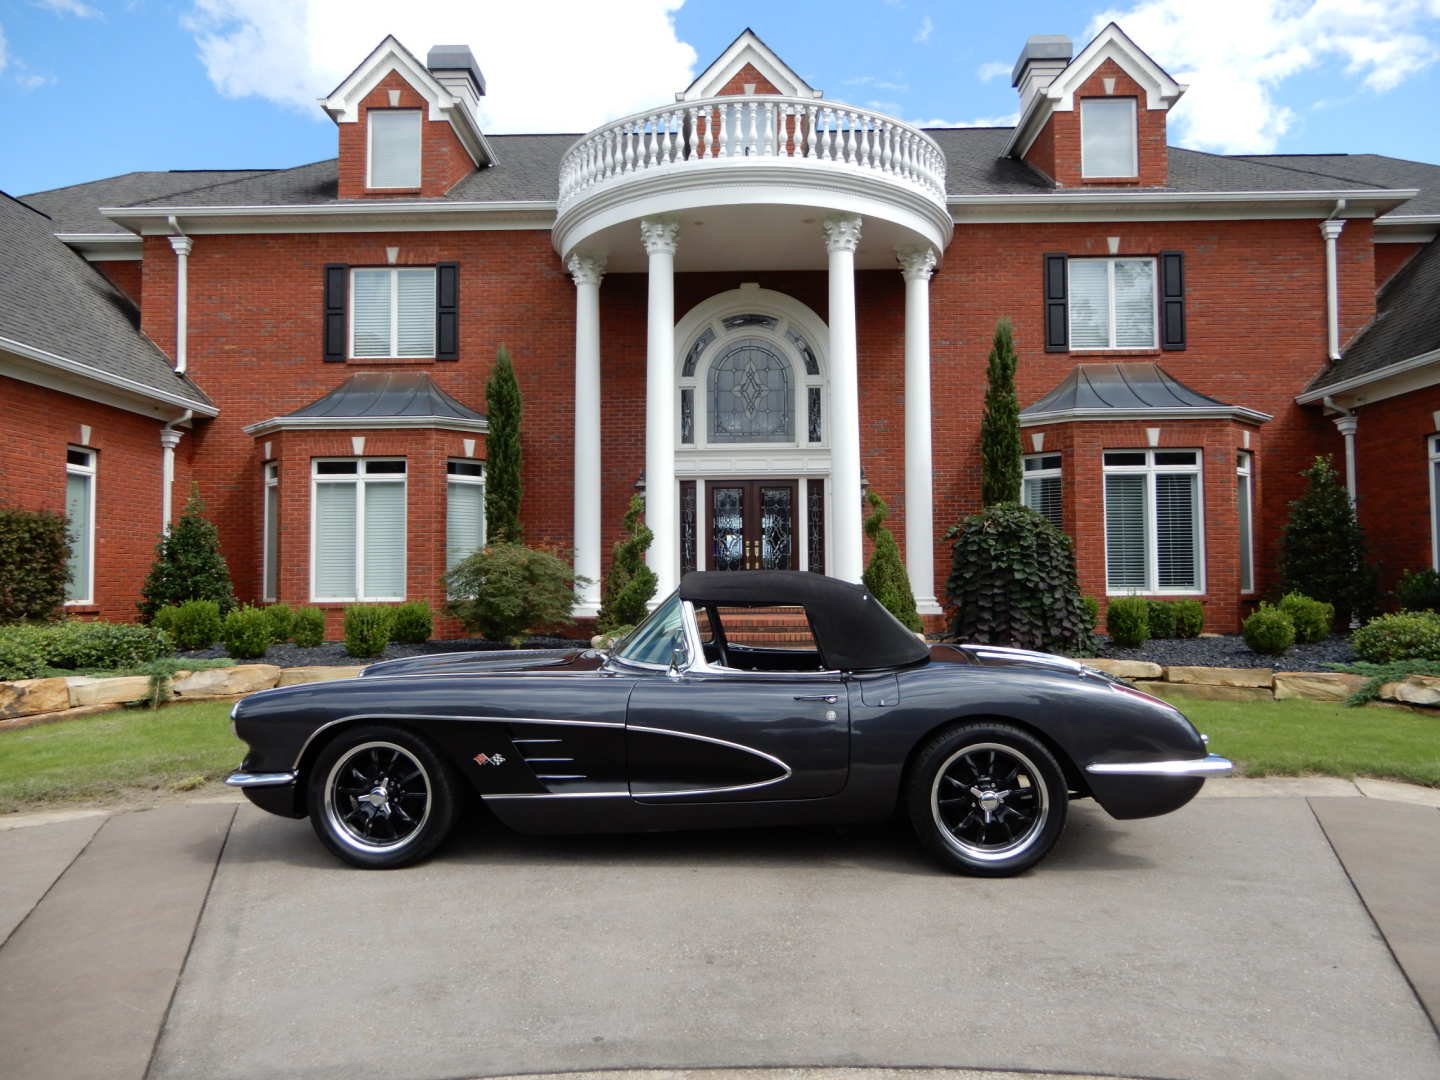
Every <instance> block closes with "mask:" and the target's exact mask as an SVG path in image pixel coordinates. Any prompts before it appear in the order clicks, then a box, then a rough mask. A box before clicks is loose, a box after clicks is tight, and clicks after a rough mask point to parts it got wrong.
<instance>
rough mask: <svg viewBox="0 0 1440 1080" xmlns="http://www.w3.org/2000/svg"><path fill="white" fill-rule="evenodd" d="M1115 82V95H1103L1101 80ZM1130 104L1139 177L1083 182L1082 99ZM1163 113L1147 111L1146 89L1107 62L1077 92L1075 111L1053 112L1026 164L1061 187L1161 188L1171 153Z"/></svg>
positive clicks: (1026, 156) (1167, 177) (1167, 178)
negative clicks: (1114, 99)
mask: <svg viewBox="0 0 1440 1080" xmlns="http://www.w3.org/2000/svg"><path fill="white" fill-rule="evenodd" d="M1106 79H1114V80H1115V92H1114V94H1106V92H1105V80H1106ZM1092 97H1093V98H1103V97H1117V98H1126V97H1128V98H1134V99H1135V115H1136V122H1137V125H1138V128H1139V142H1138V145H1137V146H1136V157H1137V160H1138V163H1139V168H1140V171H1139V175H1138V176H1135V177H1129V178H1124V177H1119V178H1110V177H1107V178H1104V179H1095V178H1090V179H1086V178H1085V177H1084V176H1082V175H1081V161H1080V102H1081V101H1082V100H1083V99H1084V98H1092ZM1165 117H1166V112H1165V110H1164V109H1147V108H1146V107H1145V90H1144V88H1143V87H1142V86H1141V85H1140V84H1139V83H1137V82H1136V81H1135V80H1134V79H1132V78H1131V77H1130V76H1129V75H1127V74H1126V73H1125V69H1124V68H1122V67H1121V66H1120V65H1119V64H1117V63H1116V62H1115V61H1114V60H1106V61H1105V62H1104V63H1103V64H1101V65H1100V66H1099V67H1098V68H1096V69H1095V72H1094V74H1092V75H1091V76H1090V77H1089V78H1088V79H1086V80H1085V81H1084V82H1083V83H1081V84H1080V86H1079V87H1078V88H1077V89H1076V90H1075V108H1074V109H1072V110H1071V111H1069V112H1053V113H1051V114H1050V117H1049V119H1048V120H1046V121H1045V126H1044V128H1042V129H1041V131H1040V134H1039V135H1038V136H1037V137H1036V139H1035V142H1034V144H1033V145H1032V146H1031V147H1030V149H1029V150H1027V151H1026V154H1025V160H1026V161H1027V162H1029V163H1030V164H1031V165H1033V166H1034V167H1035V168H1037V169H1039V170H1040V171H1041V172H1043V173H1044V174H1045V175H1046V176H1048V177H1050V178H1051V179H1052V180H1054V181H1055V183H1056V184H1058V185H1059V186H1061V187H1078V186H1081V185H1087V186H1096V185H1104V186H1107V187H1108V186H1114V185H1119V186H1122V187H1124V186H1129V187H1164V186H1165V185H1166V184H1167V183H1168V182H1169V175H1170V165H1169V158H1170V155H1169V150H1168V149H1167V147H1166V142H1165Z"/></svg>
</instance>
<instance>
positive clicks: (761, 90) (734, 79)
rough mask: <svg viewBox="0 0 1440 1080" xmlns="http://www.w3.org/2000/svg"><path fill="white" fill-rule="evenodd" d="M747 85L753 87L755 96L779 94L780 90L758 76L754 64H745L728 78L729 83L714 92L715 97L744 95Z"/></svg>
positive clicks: (760, 75)
mask: <svg viewBox="0 0 1440 1080" xmlns="http://www.w3.org/2000/svg"><path fill="white" fill-rule="evenodd" d="M747 84H748V85H751V86H754V87H755V93H757V94H778V93H780V88H779V87H777V86H776V85H775V84H774V83H772V82H771V81H770V80H769V79H767V78H766V77H765V76H764V75H762V74H760V70H759V68H757V67H756V66H755V65H754V64H746V65H745V66H744V67H742V68H741V69H740V70H739V71H737V72H736V73H735V74H734V75H732V76H730V79H729V81H727V82H726V83H725V85H724V86H722V87H720V89H719V90H717V91H715V96H716V97H725V96H728V95H730V94H743V93H745V87H746V85H747Z"/></svg>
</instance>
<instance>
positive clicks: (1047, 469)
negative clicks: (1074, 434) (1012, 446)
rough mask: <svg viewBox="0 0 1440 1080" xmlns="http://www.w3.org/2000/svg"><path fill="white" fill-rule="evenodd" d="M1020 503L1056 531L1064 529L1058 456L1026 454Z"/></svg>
mask: <svg viewBox="0 0 1440 1080" xmlns="http://www.w3.org/2000/svg"><path fill="white" fill-rule="evenodd" d="M1020 501H1021V502H1023V503H1024V504H1025V505H1026V506H1028V507H1029V508H1030V509H1031V510H1034V511H1035V512H1036V513H1037V514H1039V515H1040V516H1041V517H1043V518H1045V519H1046V520H1048V521H1049V522H1050V524H1051V525H1054V526H1055V527H1056V528H1057V529H1061V528H1064V524H1063V521H1064V518H1063V515H1062V512H1061V493H1060V455H1059V454H1027V455H1026V457H1025V470H1024V478H1023V481H1022V484H1021V488H1020Z"/></svg>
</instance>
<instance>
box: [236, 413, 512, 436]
mask: <svg viewBox="0 0 1440 1080" xmlns="http://www.w3.org/2000/svg"><path fill="white" fill-rule="evenodd" d="M415 428H434V429H436V430H438V431H466V432H469V431H475V432H479V433H480V434H482V435H483V434H485V433H486V432H488V431H489V430H490V423H489V421H488V420H466V419H464V418H463V417H459V416H273V417H271V418H270V419H269V420H261V421H260V422H259V423H258V424H251V425H250V426H249V427H246V428H242V429H241V430H242V431H244V432H245V434H246V435H268V434H270V433H271V432H272V431H326V430H330V431H350V430H355V431H409V430H413V429H415Z"/></svg>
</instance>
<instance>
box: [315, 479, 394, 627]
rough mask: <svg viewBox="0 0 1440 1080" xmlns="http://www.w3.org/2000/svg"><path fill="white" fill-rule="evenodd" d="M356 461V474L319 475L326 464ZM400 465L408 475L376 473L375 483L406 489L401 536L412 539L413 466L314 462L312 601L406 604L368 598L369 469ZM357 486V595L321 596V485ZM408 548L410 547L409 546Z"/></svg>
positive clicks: (389, 598)
mask: <svg viewBox="0 0 1440 1080" xmlns="http://www.w3.org/2000/svg"><path fill="white" fill-rule="evenodd" d="M333 461H353V462H355V472H353V473H325V474H323V475H322V474H321V473H320V472H319V467H320V465H321V463H323V462H333ZM382 461H398V462H400V463H401V464H402V465H404V466H405V471H404V472H399V473H376V474H375V479H374V480H373V481H370V482H373V483H389V484H394V483H397V482H398V483H399V484H400V486H401V488H402V489H403V495H402V498H401V500H400V506H401V524H400V528H401V532H402V533H404V534H405V535H407V536H408V535H409V523H410V466H409V463H408V462H407V461H406V459H405V458H403V457H360V458H357V457H319V458H311V459H310V599H311V601H312V602H313V603H317V604H354V603H367V604H368V603H389V602H393V601H403V600H404V599H405V596H404V594H403V593H402V594H401V595H400V596H368V595H366V589H365V488H366V486H367V481H368V480H369V474H368V473H367V472H366V469H367V468H368V467H369V466H370V465H373V464H375V463H377V462H382ZM347 483H349V484H354V485H355V488H356V490H355V585H356V589H355V592H356V595H354V596H321V595H320V593H319V589H318V588H317V585H316V580H315V577H316V570H317V569H318V563H317V560H316V555H317V553H318V551H319V528H318V523H317V522H316V520H315V519H316V514H317V513H318V510H319V500H318V498H317V497H316V496H317V489H318V488H319V486H320V485H321V484H347ZM407 548H408V545H407ZM409 569H410V568H409V551H408V550H405V551H404V552H403V554H402V561H401V565H400V580H401V581H408V576H409Z"/></svg>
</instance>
